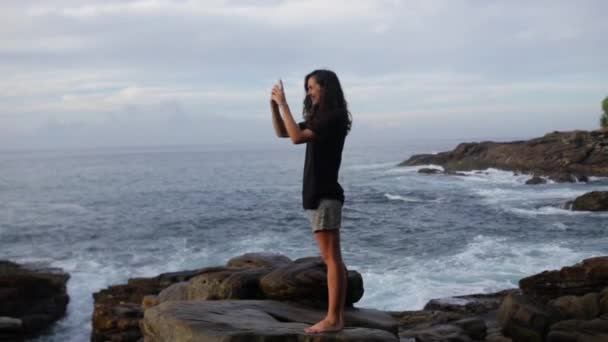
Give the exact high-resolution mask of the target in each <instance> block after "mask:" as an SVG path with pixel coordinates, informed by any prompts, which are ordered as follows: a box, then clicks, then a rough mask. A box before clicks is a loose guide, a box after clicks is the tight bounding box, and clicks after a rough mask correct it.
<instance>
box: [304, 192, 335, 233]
mask: <svg viewBox="0 0 608 342" xmlns="http://www.w3.org/2000/svg"><path fill="white" fill-rule="evenodd" d="M306 211H307V212H308V218H309V219H310V226H311V227H312V231H313V232H316V231H320V230H330V229H340V227H341V225H342V202H340V201H339V200H337V199H333V198H322V199H321V200H320V201H319V207H318V208H317V209H308V210H306Z"/></svg>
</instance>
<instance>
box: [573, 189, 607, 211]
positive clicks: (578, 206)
mask: <svg viewBox="0 0 608 342" xmlns="http://www.w3.org/2000/svg"><path fill="white" fill-rule="evenodd" d="M564 206H565V207H566V208H568V209H571V210H579V211H607V210H608V191H593V192H588V193H586V194H584V195H582V196H579V197H577V198H576V199H575V200H574V201H570V202H567V203H566V204H565V205H564Z"/></svg>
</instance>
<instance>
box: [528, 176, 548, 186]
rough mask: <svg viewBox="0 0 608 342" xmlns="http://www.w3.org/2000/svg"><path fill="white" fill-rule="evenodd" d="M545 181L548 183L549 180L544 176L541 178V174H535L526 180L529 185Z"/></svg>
mask: <svg viewBox="0 0 608 342" xmlns="http://www.w3.org/2000/svg"><path fill="white" fill-rule="evenodd" d="M545 183H547V180H545V179H544V178H541V177H539V176H534V177H532V178H530V179H528V180H527V181H526V184H528V185H536V184H545Z"/></svg>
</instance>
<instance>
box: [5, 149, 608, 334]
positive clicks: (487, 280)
mask: <svg viewBox="0 0 608 342" xmlns="http://www.w3.org/2000/svg"><path fill="white" fill-rule="evenodd" d="M458 142H459V141H456V140H436V141H430V140H429V141H420V140H415V141H414V140H412V141H401V142H399V143H393V144H388V143H387V144H378V145H373V144H371V145H370V144H368V145H363V144H360V145H350V144H349V142H348V138H347V143H346V147H345V151H344V154H343V161H342V168H341V172H340V183H341V184H342V186H343V187H344V190H345V195H346V203H345V206H344V210H343V215H344V218H343V228H342V231H341V240H342V255H343V258H344V261H345V263H346V265H347V267H348V268H349V269H351V270H356V271H358V272H360V273H361V275H362V276H363V282H364V288H365V293H364V295H363V298H362V299H361V300H360V301H359V302H358V303H357V304H356V306H359V307H370V308H376V309H382V310H415V309H421V308H422V307H423V306H424V304H425V303H426V302H427V301H428V300H430V299H432V298H438V297H445V296H456V295H464V294H472V293H482V292H495V291H499V290H502V289H506V288H512V287H517V282H518V280H519V279H520V278H522V277H525V276H528V275H532V274H534V273H538V272H541V271H543V270H546V269H556V268H559V267H561V266H565V265H570V264H573V263H576V262H578V261H581V260H582V259H584V258H588V257H592V256H597V255H606V254H608V234H607V233H608V220H607V219H608V214H606V213H588V212H572V211H568V210H564V209H560V205H561V204H562V203H564V202H565V201H568V200H572V199H574V198H575V197H576V196H579V195H582V194H583V193H585V192H588V191H592V190H604V191H608V179H604V178H595V177H594V178H591V180H590V182H589V183H576V184H556V183H548V184H543V185H536V186H530V185H525V184H524V182H525V181H526V180H527V179H528V178H529V176H526V175H514V174H513V173H511V172H504V171H499V170H493V169H490V170H487V171H484V172H475V171H473V172H467V173H466V175H467V176H447V175H441V174H438V175H423V174H419V173H417V170H418V169H420V167H397V164H398V163H399V162H401V161H403V160H405V159H407V158H408V157H409V156H410V155H412V154H416V153H428V152H439V151H444V150H448V149H452V148H453V147H455V146H456V144H457V143H458ZM303 164H304V145H298V146H295V145H292V144H291V143H289V142H287V140H284V141H279V140H277V144H273V145H270V146H250V147H236V146H172V147H171V146H170V147H145V148H144V147H131V148H97V149H80V150H77V149H74V150H63V151H50V150H49V151H12V152H11V151H4V152H0V259H8V260H12V261H16V262H45V263H48V264H49V265H50V266H55V267H61V268H63V269H64V270H65V271H67V272H69V273H70V274H71V278H70V280H69V282H68V293H69V295H70V303H69V306H68V311H67V315H66V316H65V318H63V319H62V320H61V321H59V322H58V323H57V324H55V325H54V327H53V329H52V331H51V333H50V334H49V335H46V336H42V337H40V338H38V339H36V341H57V342H59V341H88V340H89V338H90V332H91V316H92V312H93V297H92V294H93V293H94V292H97V291H99V290H101V289H103V288H106V287H108V286H109V285H113V284H120V283H126V281H127V279H128V278H132V277H153V276H156V275H158V274H160V273H164V272H171V271H179V270H189V269H195V268H201V267H206V266H216V265H224V264H225V263H226V262H227V261H228V259H230V258H232V257H235V256H238V255H241V254H244V253H248V252H275V253H281V254H284V255H286V256H288V257H290V258H292V259H296V258H300V257H305V256H318V255H319V250H318V247H317V246H316V242H315V240H314V237H313V235H312V232H311V229H310V227H309V225H308V221H307V217H306V215H305V213H304V210H303V209H302V206H301V196H300V194H301V183H302V168H303Z"/></svg>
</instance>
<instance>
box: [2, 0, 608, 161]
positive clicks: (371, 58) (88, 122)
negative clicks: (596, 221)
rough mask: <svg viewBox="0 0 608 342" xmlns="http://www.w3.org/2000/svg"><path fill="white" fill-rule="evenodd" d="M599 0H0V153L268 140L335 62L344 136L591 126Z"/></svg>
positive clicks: (511, 134) (602, 35) (603, 78)
mask: <svg viewBox="0 0 608 342" xmlns="http://www.w3.org/2000/svg"><path fill="white" fill-rule="evenodd" d="M606 13H608V2H606V1H600V0H598V1H586V0H581V1H576V2H575V1H558V0H554V1H534V2H530V1H517V0H515V1H481V0H475V1H461V0H445V1H440V0H420V1H417V0H414V1H397V0H392V1H389V0H386V1H382V0H378V1H375V0H334V1H326V0H285V1H278V0H269V1H248V0H205V1H189V0H175V1H169V0H135V1H125V0H104V1H83V0H78V1H67V0H66V1H62V0H58V1H24V0H16V1H13V0H3V1H2V2H0V23H1V24H0V39H1V44H0V73H1V75H2V77H0V149H21V148H25V149H29V148H80V147H97V146H156V145H190V144H208V145H222V144H234V145H256V144H275V143H280V142H279V140H278V139H277V138H276V136H275V133H274V130H273V128H272V122H271V114H270V110H269V101H270V90H271V88H272V86H273V85H274V83H275V82H277V80H278V79H279V78H281V79H282V80H283V83H284V84H285V92H286V95H287V100H288V103H289V105H290V107H291V110H292V113H293V114H294V116H295V118H296V120H301V117H302V114H301V112H302V100H303V98H304V77H305V75H306V74H308V73H309V72H311V71H312V70H314V69H319V68H327V69H330V70H333V71H335V72H336V73H337V75H338V77H339V78H340V81H341V83H342V87H343V89H344V92H345V96H346V99H347V101H348V104H349V109H350V111H351V114H352V116H353V126H352V131H351V134H350V137H349V140H351V141H353V142H355V143H361V144H371V143H376V142H378V143H380V142H382V143H393V142H394V143H400V142H403V141H406V140H407V139H452V138H453V139H463V140H467V141H473V140H475V139H478V140H481V139H484V140H505V139H506V140H508V139H510V138H524V137H535V136H540V135H543V134H545V133H548V132H551V131H556V130H558V131H568V130H574V129H584V130H591V129H596V128H598V125H599V116H600V114H601V101H602V100H603V99H604V98H605V97H606V96H608V81H607V80H608V58H607V57H606V56H608V44H607V42H608V36H607V32H608V21H607V20H606V18H605V16H606Z"/></svg>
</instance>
